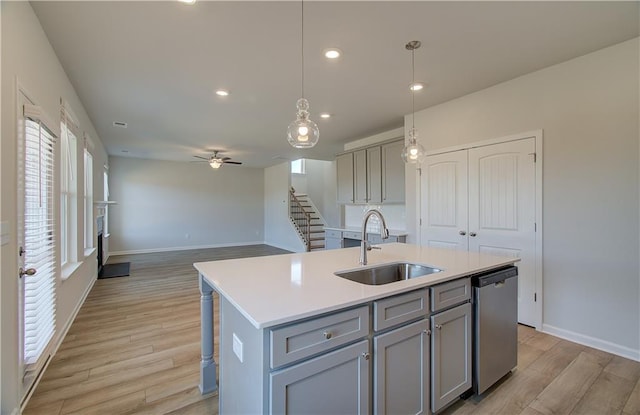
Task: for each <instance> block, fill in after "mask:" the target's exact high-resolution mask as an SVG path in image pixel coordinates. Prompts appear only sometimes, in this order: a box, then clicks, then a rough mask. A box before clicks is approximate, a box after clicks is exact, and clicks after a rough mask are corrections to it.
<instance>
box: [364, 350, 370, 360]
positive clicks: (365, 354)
mask: <svg viewBox="0 0 640 415" xmlns="http://www.w3.org/2000/svg"><path fill="white" fill-rule="evenodd" d="M362 357H364V360H369V358H370V357H371V355H370V354H369V353H367V352H363V353H362Z"/></svg>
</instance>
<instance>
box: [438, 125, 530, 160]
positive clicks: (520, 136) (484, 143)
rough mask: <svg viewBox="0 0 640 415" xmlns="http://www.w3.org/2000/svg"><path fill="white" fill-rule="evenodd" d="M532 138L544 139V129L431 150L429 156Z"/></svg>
mask: <svg viewBox="0 0 640 415" xmlns="http://www.w3.org/2000/svg"><path fill="white" fill-rule="evenodd" d="M531 137H534V138H536V139H537V138H538V137H542V129H540V130H531V131H524V132H522V133H518V134H511V135H506V136H503V137H498V138H491V139H488V140H482V141H476V142H473V143H467V144H460V145H457V146H452V147H445V148H440V149H437V150H431V151H427V156H435V155H436V154H442V153H451V152H453V151H459V150H468V149H470V148H478V147H485V146H491V145H494V144H501V143H506V142H508V141H517V140H525V139H527V138H531ZM536 150H537V140H536ZM539 156H542V154H539Z"/></svg>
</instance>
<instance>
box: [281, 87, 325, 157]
mask: <svg viewBox="0 0 640 415" xmlns="http://www.w3.org/2000/svg"><path fill="white" fill-rule="evenodd" d="M296 106H297V107H298V112H297V113H296V120H295V121H294V122H292V123H291V124H289V128H288V129H287V140H288V141H289V144H291V145H292V146H293V147H295V148H311V147H313V146H315V145H316V144H317V143H318V139H319V138H320V130H319V129H318V126H317V125H316V123H315V122H313V121H311V120H310V119H309V102H308V101H307V100H306V99H304V98H300V99H299V100H298V102H297V103H296Z"/></svg>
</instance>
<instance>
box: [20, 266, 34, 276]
mask: <svg viewBox="0 0 640 415" xmlns="http://www.w3.org/2000/svg"><path fill="white" fill-rule="evenodd" d="M36 272H37V271H36V269H35V268H27V269H26V270H25V269H24V268H22V267H20V269H19V270H18V275H20V278H22V277H24V276H25V275H28V276H31V275H36Z"/></svg>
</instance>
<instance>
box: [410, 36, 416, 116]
mask: <svg viewBox="0 0 640 415" xmlns="http://www.w3.org/2000/svg"><path fill="white" fill-rule="evenodd" d="M415 54H416V50H415V48H414V49H411V88H410V89H411V128H415V127H416V125H415V122H414V121H415V118H416V91H415V90H414V88H415V86H416V63H415Z"/></svg>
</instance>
